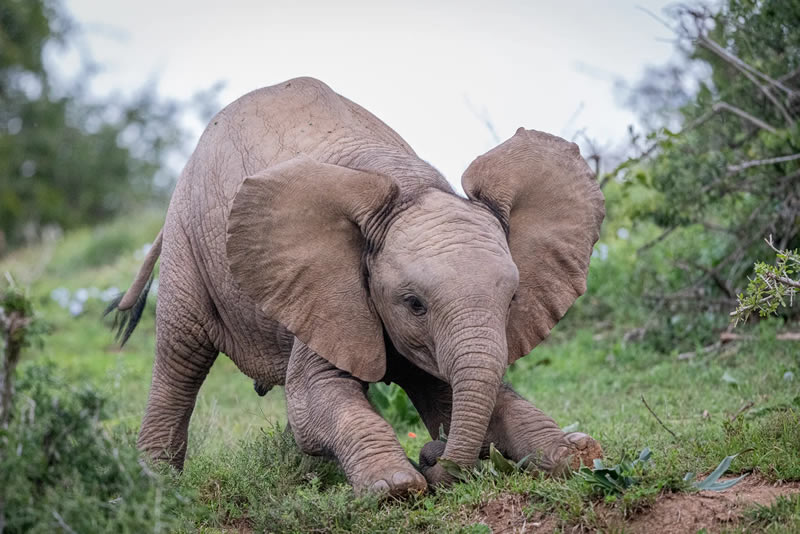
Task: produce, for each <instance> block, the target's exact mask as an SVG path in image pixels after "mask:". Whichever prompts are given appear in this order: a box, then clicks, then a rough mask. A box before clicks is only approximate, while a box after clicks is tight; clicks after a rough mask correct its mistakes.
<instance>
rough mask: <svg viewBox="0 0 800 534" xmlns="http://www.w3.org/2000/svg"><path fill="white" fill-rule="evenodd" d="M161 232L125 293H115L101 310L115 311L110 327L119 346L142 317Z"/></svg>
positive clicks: (159, 249) (158, 252)
mask: <svg viewBox="0 0 800 534" xmlns="http://www.w3.org/2000/svg"><path fill="white" fill-rule="evenodd" d="M162 233H163V230H162V231H160V232H158V236H156V239H155V241H153V246H151V247H150V250H149V251H148V253H147V256H145V258H144V263H143V264H142V266H141V267H140V268H139V272H138V274H137V275H136V279H134V281H133V284H132V285H131V287H130V288H129V289H128V290H127V291H126V292H125V293H122V294H120V295H117V296H116V297H115V298H114V300H112V301H111V303H110V304H109V305H108V307H107V308H106V310H105V311H104V312H103V317H105V316H106V315H108V314H109V313H111V312H115V313H114V323H113V324H112V326H111V329H112V330H116V331H117V332H116V334H115V337H116V339H117V341H119V342H120V347H121V346H123V345H125V342H126V341H128V338H129V337H131V334H132V333H133V330H134V329H135V328H136V325H137V324H138V323H139V319H141V318H142V312H144V305H145V303H146V302H147V294H148V293H149V292H150V286H151V285H152V284H153V268H154V267H155V265H156V261H158V257H159V256H160V255H161V242H162Z"/></svg>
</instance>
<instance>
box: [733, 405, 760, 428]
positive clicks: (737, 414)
mask: <svg viewBox="0 0 800 534" xmlns="http://www.w3.org/2000/svg"><path fill="white" fill-rule="evenodd" d="M755 404H756V403H755V402H753V401H747V402H746V403H744V405H743V406H742V407H741V408H739V411H738V412H736V413H735V414H733V416H732V417H731V419H730V422H731V423H733V422H734V421H736V419H737V418H738V417H739V416H740V415H742V414H743V413H744V412H746V411H747V410H749V409H750V408H752V407H753V406H755Z"/></svg>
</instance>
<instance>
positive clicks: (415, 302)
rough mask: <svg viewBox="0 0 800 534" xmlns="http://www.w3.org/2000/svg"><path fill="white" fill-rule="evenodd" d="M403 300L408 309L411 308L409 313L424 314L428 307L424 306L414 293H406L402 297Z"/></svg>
mask: <svg viewBox="0 0 800 534" xmlns="http://www.w3.org/2000/svg"><path fill="white" fill-rule="evenodd" d="M403 302H405V303H406V306H408V309H409V310H411V313H413V314H414V315H417V316H420V315H425V313H426V312H427V311H428V308H426V307H425V305H424V304H423V303H422V301H421V300H419V299H418V298H417V297H416V295H407V296H406V297H405V298H403Z"/></svg>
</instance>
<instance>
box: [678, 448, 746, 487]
mask: <svg viewBox="0 0 800 534" xmlns="http://www.w3.org/2000/svg"><path fill="white" fill-rule="evenodd" d="M752 450H753V449H745V450H743V451H742V452H739V453H737V454H732V455H730V456H726V457H725V458H723V460H722V461H721V462H720V463H719V465H718V466H717V468H716V469H714V471H712V472H711V474H710V475H708V476H707V477H706V478H705V479H704V480H702V481H701V482H695V483H694V484H693V486H694V487H695V488H697V489H699V490H712V491H721V490H723V489H728V488H730V487H731V486H733V485H734V484H736V483H738V482H739V481H740V480H742V479H743V478H744V477H745V476H746V474H745V475H742V476H740V477H738V478H735V479H733V480H728V481H725V482H721V483H719V484H716V482H717V480H719V477H721V476H722V475H724V474H725V471H727V470H728V468H729V467H730V466H731V462H733V460H734V458H736V457H737V456H739V455H740V454H744V453H746V452H750V451H752ZM687 476H688V474H687ZM684 480H686V477H684Z"/></svg>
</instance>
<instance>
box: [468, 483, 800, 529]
mask: <svg viewBox="0 0 800 534" xmlns="http://www.w3.org/2000/svg"><path fill="white" fill-rule="evenodd" d="M793 493H800V483H798V482H789V483H784V484H772V483H770V482H768V481H767V480H766V479H764V478H763V477H762V476H760V475H758V474H750V475H749V476H747V477H746V478H745V479H744V480H742V481H741V482H740V483H738V484H737V485H736V486H734V487H733V488H731V489H728V490H726V491H720V492H716V491H701V492H698V493H665V494H662V495H660V496H659V497H658V499H656V502H655V503H654V504H653V505H652V506H650V507H649V508H647V509H644V510H642V511H641V512H639V513H637V514H636V515H634V516H633V517H629V518H624V517H622V514H621V513H620V511H619V510H618V509H615V508H611V507H606V506H604V505H599V506H597V507H596V509H595V511H596V517H597V518H598V520H599V521H600V522H601V523H605V524H604V525H597V526H598V527H600V528H603V529H604V530H605V529H606V528H609V529H612V530H616V529H621V528H624V530H625V532H632V533H642V534H644V533H651V532H659V533H661V534H682V533H685V532H691V533H694V532H697V531H698V530H700V529H706V531H707V532H719V531H720V530H722V529H724V528H731V527H734V526H736V525H737V524H738V523H739V522H740V521H741V520H742V519H743V513H744V511H745V510H747V509H748V508H751V507H753V506H754V505H756V504H760V505H762V506H767V505H770V504H772V503H773V502H774V501H775V499H776V498H777V497H778V496H779V495H791V494H793ZM527 504H528V500H527V498H526V497H525V496H523V495H511V494H504V495H501V496H499V497H497V498H496V499H493V500H491V501H489V502H488V503H486V504H485V505H483V506H481V507H480V509H479V510H478V513H477V517H476V520H477V521H479V522H481V523H485V524H486V525H488V526H489V528H491V529H492V532H493V533H494V534H499V533H503V534H511V533H514V534H516V533H523V532H525V533H535V532H542V533H543V532H553V531H554V530H556V529H557V528H558V527H559V526H562V527H564V526H567V527H568V528H567V530H569V531H573V530H574V531H575V532H580V531H582V530H584V529H582V528H581V526H577V528H574V529H573V528H569V526H568V525H561V524H560V522H559V521H558V519H557V518H555V517H553V516H545V515H535V516H533V517H526V516H525V513H524V509H525V507H526V505H527ZM592 530H593V529H592Z"/></svg>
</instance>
